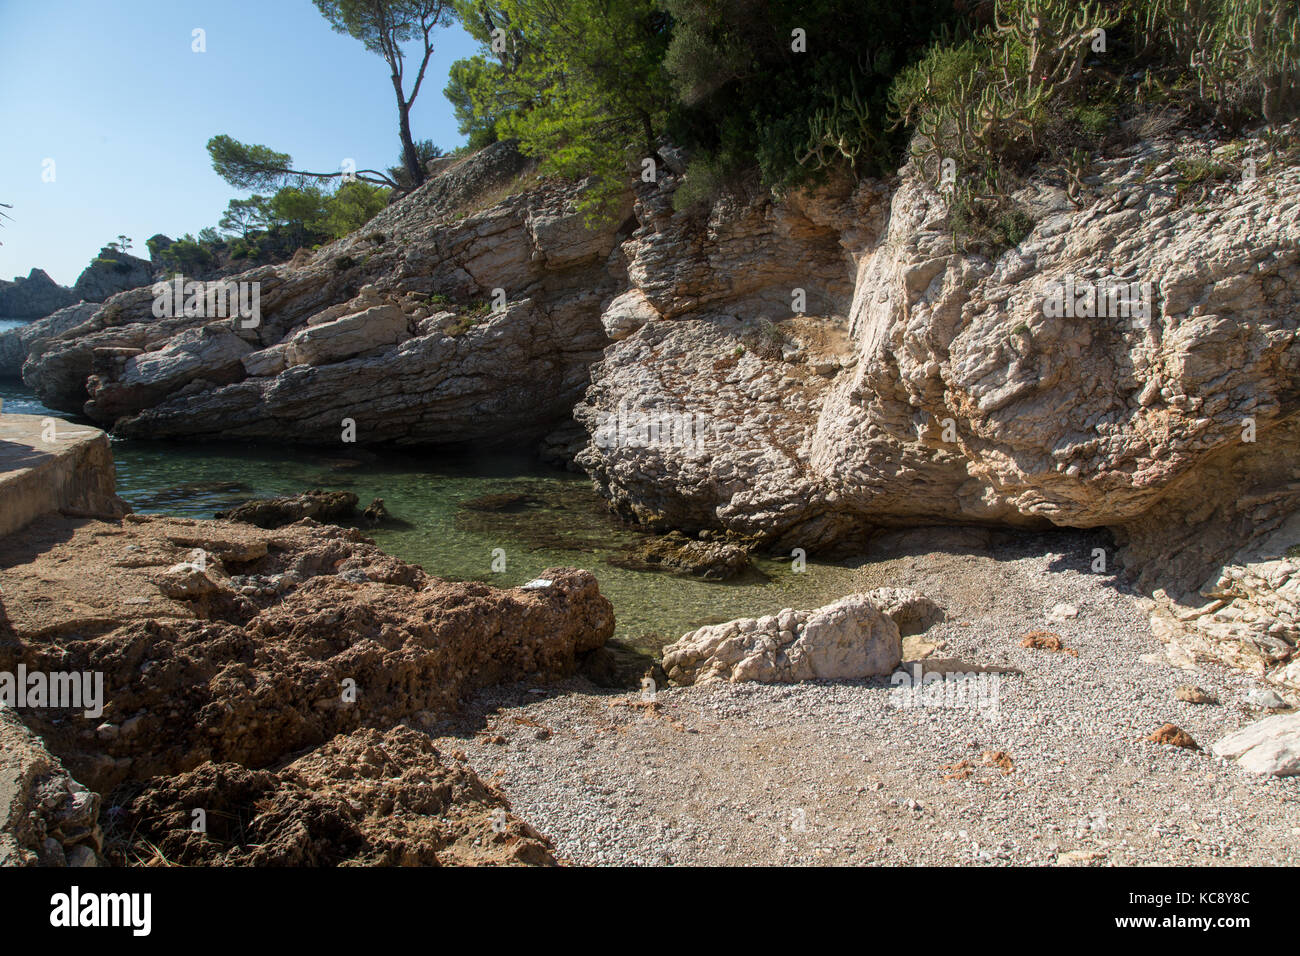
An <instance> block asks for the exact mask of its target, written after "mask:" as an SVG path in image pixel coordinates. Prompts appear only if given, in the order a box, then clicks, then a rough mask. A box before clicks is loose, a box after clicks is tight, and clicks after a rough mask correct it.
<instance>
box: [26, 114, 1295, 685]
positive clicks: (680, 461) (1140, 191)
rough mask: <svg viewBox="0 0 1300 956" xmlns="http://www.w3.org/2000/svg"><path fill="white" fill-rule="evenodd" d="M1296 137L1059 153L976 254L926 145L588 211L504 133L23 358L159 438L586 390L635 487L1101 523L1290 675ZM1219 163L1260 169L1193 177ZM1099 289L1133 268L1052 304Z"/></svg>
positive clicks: (608, 470)
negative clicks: (1026, 215)
mask: <svg viewBox="0 0 1300 956" xmlns="http://www.w3.org/2000/svg"><path fill="white" fill-rule="evenodd" d="M1295 138H1296V131H1295V130H1294V129H1292V130H1281V131H1274V134H1273V136H1272V140H1271V141H1272V143H1273V144H1278V143H1282V144H1285V143H1287V142H1293V141H1294V140H1295ZM1273 148H1274V147H1273V146H1270V145H1269V144H1268V143H1266V142H1264V141H1263V140H1261V139H1249V140H1247V141H1245V142H1244V143H1238V144H1233V145H1231V146H1229V145H1228V144H1222V143H1216V142H1214V141H1212V140H1207V139H1205V138H1204V134H1201V133H1198V134H1195V135H1193V134H1181V135H1175V134H1166V135H1163V136H1162V137H1158V138H1156V139H1151V140H1147V141H1142V142H1139V143H1137V144H1136V145H1134V146H1132V147H1130V148H1128V149H1126V150H1125V151H1123V152H1122V153H1120V154H1117V155H1112V156H1110V157H1109V158H1102V159H1097V160H1095V161H1094V162H1093V163H1092V165H1091V167H1090V168H1089V169H1087V170H1086V171H1085V174H1084V176H1083V177H1082V178H1080V179H1078V180H1077V181H1075V182H1071V181H1070V180H1068V179H1067V178H1066V177H1065V176H1064V175H1060V174H1057V173H1053V172H1051V171H1043V172H1041V173H1040V174H1038V175H1036V176H1031V177H1030V179H1029V181H1028V185H1027V186H1026V187H1025V189H1024V190H1023V191H1022V193H1021V194H1020V195H1019V196H1018V198H1019V199H1020V201H1021V202H1022V203H1023V204H1024V205H1025V206H1027V207H1028V208H1030V209H1032V210H1033V212H1034V220H1035V221H1034V225H1033V228H1032V229H1031V230H1030V231H1029V233H1028V234H1027V235H1025V236H1024V237H1023V238H1022V239H1021V240H1020V241H1019V242H1018V243H1016V244H1015V245H1014V246H1011V247H1009V248H1005V249H1003V250H1001V251H997V252H995V253H993V254H992V255H977V254H973V253H972V254H967V253H965V252H960V251H955V244H954V223H953V221H952V218H951V217H950V215H949V206H948V202H947V200H946V199H945V197H944V196H942V195H940V194H938V193H936V192H935V191H934V190H933V189H932V188H931V187H930V186H929V185H928V184H927V183H926V182H925V181H924V180H923V178H922V177H921V176H920V175H919V174H918V172H917V170H916V169H915V168H913V167H912V166H908V167H906V168H905V169H903V170H902V171H901V173H900V174H899V175H898V176H897V177H896V178H894V179H892V180H890V181H885V182H879V181H867V182H862V183H853V182H849V181H838V180H836V181H831V182H829V183H827V184H824V185H822V186H820V187H818V188H816V189H813V190H807V191H804V192H799V193H794V194H792V195H789V196H788V197H786V198H785V199H784V200H783V201H782V202H779V203H774V202H772V201H771V200H769V199H766V198H760V199H756V200H754V201H752V202H748V203H746V202H740V201H736V200H727V201H723V202H720V203H718V204H717V205H715V206H714V207H713V208H710V209H695V210H686V211H676V212H675V211H674V210H673V208H672V202H671V196H672V193H673V191H674V189H675V188H676V185H677V183H678V177H679V175H680V172H681V169H680V164H678V163H675V162H670V163H668V164H667V166H666V167H665V168H664V169H661V176H660V181H659V182H658V183H657V184H649V185H647V184H641V185H639V186H638V187H637V189H636V191H635V195H633V196H630V197H629V199H628V203H627V208H626V211H625V212H624V213H621V214H620V215H617V216H615V217H614V218H613V219H612V220H611V221H609V222H608V223H607V224H606V225H603V226H598V227H596V228H594V229H593V228H588V227H587V225H586V224H585V221H584V216H583V214H582V213H581V212H580V211H579V210H578V207H577V200H578V198H579V195H580V192H581V188H582V187H581V185H580V184H578V185H572V184H564V183H556V182H531V180H533V179H534V177H532V174H531V173H530V171H529V167H528V165H527V163H526V162H525V161H524V160H523V159H522V158H520V157H519V156H518V154H517V153H515V152H514V151H513V149H512V148H511V147H510V145H509V144H498V145H496V146H494V147H491V148H490V149H488V150H485V151H484V152H483V153H480V154H479V155H478V156H476V157H473V158H471V159H470V160H467V161H464V162H462V163H460V164H459V165H456V166H453V167H452V168H450V169H448V170H446V171H444V172H442V173H440V174H439V175H438V176H436V177H435V178H433V179H432V180H431V181H430V182H428V183H426V184H425V185H424V186H423V187H421V189H419V190H417V191H416V192H415V193H413V194H412V195H411V196H409V197H407V198H406V199H404V200H403V201H401V202H399V203H396V204H394V205H393V206H391V207H390V208H389V209H387V210H386V211H385V212H384V213H382V214H381V215H380V216H379V217H377V218H376V219H375V220H373V221H372V222H371V223H370V224H368V225H367V226H366V228H365V229H363V230H361V232H359V233H357V234H354V235H352V236H349V237H347V238H346V239H344V240H341V241H339V242H338V243H335V244H333V245H331V246H329V247H326V248H324V249H322V250H320V251H319V252H318V253H316V254H314V255H307V254H305V253H303V254H301V255H300V257H298V258H296V259H295V261H294V262H291V263H289V264H286V265H282V266H274V267H265V268H262V269H258V270H254V271H252V272H249V273H245V274H243V275H242V276H238V277H235V278H236V279H237V280H240V281H257V282H260V290H261V309H260V312H261V314H260V317H259V320H258V322H257V323H256V324H255V325H253V326H251V327H249V326H248V324H247V323H243V322H240V321H239V320H237V319H234V320H232V319H229V318H211V317H207V318H204V317H193V316H192V317H184V316H180V317H175V318H160V319H156V318H154V317H153V315H152V314H151V307H152V304H153V297H152V295H151V293H150V292H149V290H147V289H144V290H136V291H133V292H128V293H124V294H121V295H118V296H116V297H114V298H113V299H112V300H111V301H110V302H109V303H108V304H107V305H106V307H105V308H103V309H101V310H100V311H99V312H97V313H96V314H95V315H94V317H93V318H91V319H90V320H89V321H87V322H85V323H83V324H82V325H80V326H79V327H76V328H73V329H69V330H66V331H63V332H62V333H60V334H59V335H58V336H56V337H55V338H54V339H53V340H51V341H48V342H46V343H45V344H44V346H43V347H42V349H41V350H37V351H34V352H33V353H32V354H31V355H30V356H29V357H28V358H27V359H26V362H25V365H24V370H23V375H24V378H25V379H26V380H27V381H28V382H29V383H31V384H32V385H33V386H34V387H35V388H36V389H37V391H38V392H39V394H40V395H41V396H42V398H43V399H44V400H45V401H46V402H48V403H50V404H53V405H55V406H57V407H61V408H69V409H84V411H85V412H86V414H88V415H90V416H91V417H92V418H94V419H96V420H97V421H100V422H102V423H104V424H105V425H111V426H112V428H113V429H114V431H115V432H116V433H118V434H122V435H130V436H142V437H179V436H214V437H215V436H227V437H246V438H263V439H275V440H292V441H300V442H333V441H337V440H339V436H340V426H341V422H342V420H343V419H352V420H353V421H354V422H355V423H356V428H357V440H358V441H361V442H363V443H422V444H449V443H456V442H475V443H479V444H484V443H512V444H517V443H519V442H521V441H525V440H526V441H532V440H534V439H536V438H539V437H541V436H542V435H545V434H546V433H547V432H549V431H551V430H552V429H554V428H556V427H557V426H559V425H562V424H563V423H564V422H566V421H567V420H569V417H570V412H571V411H572V415H573V417H574V418H576V419H577V421H578V422H579V423H580V424H581V426H582V427H583V429H584V430H585V435H586V438H585V447H583V448H582V449H581V451H580V452H579V453H578V455H577V461H578V463H579V464H580V465H581V466H582V467H584V468H585V469H586V470H587V471H588V472H589V473H590V474H591V475H592V477H593V479H594V480H595V481H596V483H597V486H598V487H599V488H600V489H601V490H602V491H603V493H604V494H605V495H606V496H607V497H608V498H609V500H610V501H611V503H612V505H613V506H614V507H615V509H616V510H618V511H619V512H620V513H622V514H624V515H625V516H627V517H629V518H631V519H634V520H637V521H639V522H641V523H643V524H646V525H648V526H651V527H655V528H659V529H667V528H674V527H675V528H681V529H684V530H686V531H694V530H700V529H704V528H712V529H723V530H727V531H732V532H735V533H738V534H740V535H744V536H747V537H753V538H757V539H759V540H761V541H764V542H766V543H767V544H768V545H771V546H773V547H776V548H780V549H790V548H795V547H799V548H804V549H805V550H807V551H809V552H810V553H811V552H814V551H818V550H823V551H825V550H831V549H837V550H855V549H859V548H860V546H861V544H862V542H863V541H864V540H865V538H866V536H867V535H869V534H870V533H871V532H872V530H873V529H875V528H879V527H882V526H891V525H908V524H925V523H946V524H952V523H974V524H990V525H992V524H998V525H1016V526H1027V527H1048V526H1052V525H1056V526H1076V527H1106V528H1110V529H1112V530H1113V532H1114V533H1115V535H1116V537H1117V540H1118V541H1119V542H1120V543H1121V544H1122V546H1123V551H1122V554H1121V555H1120V556H1118V557H1119V558H1120V560H1121V561H1122V562H1123V564H1124V565H1125V566H1126V569H1127V571H1128V572H1129V573H1130V574H1131V575H1133V576H1134V577H1135V578H1136V579H1137V580H1138V582H1139V583H1140V584H1141V585H1142V586H1143V587H1145V588H1146V589H1147V590H1149V591H1155V590H1156V589H1157V588H1159V587H1163V588H1164V589H1165V590H1166V591H1167V592H1169V594H1168V595H1167V596H1168V599H1169V600H1168V607H1167V609H1166V611H1163V612H1162V613H1167V614H1168V616H1169V620H1172V621H1174V622H1175V625H1174V626H1172V627H1171V628H1169V629H1167V632H1168V633H1169V634H1171V635H1172V634H1174V633H1175V632H1176V633H1177V634H1180V635H1183V637H1182V638H1181V639H1183V640H1188V641H1192V643H1193V644H1194V645H1195V646H1194V647H1193V648H1192V650H1190V651H1189V653H1199V654H1202V655H1211V656H1224V655H1225V654H1226V655H1228V656H1234V655H1235V658H1234V659H1235V660H1236V661H1237V663H1240V664H1244V665H1246V666H1250V667H1252V668H1254V669H1257V670H1261V671H1265V672H1267V673H1269V674H1270V675H1271V676H1273V677H1275V678H1276V679H1279V680H1284V681H1288V682H1292V683H1294V682H1295V681H1296V680H1297V679H1298V678H1300V673H1296V669H1297V665H1296V664H1295V663H1293V662H1292V660H1291V659H1292V656H1293V654H1294V651H1295V645H1296V643H1297V638H1300V630H1298V629H1297V628H1298V622H1300V613H1298V612H1297V604H1296V600H1295V598H1296V589H1297V585H1296V583H1295V582H1296V577H1295V575H1296V574H1297V573H1300V558H1296V557H1295V556H1294V555H1295V554H1296V553H1297V552H1296V546H1297V544H1300V539H1295V540H1293V538H1294V535H1293V533H1292V532H1293V531H1295V530H1296V529H1295V527H1294V520H1293V518H1292V516H1293V515H1294V514H1295V512H1296V510H1297V509H1296V503H1297V502H1296V494H1297V491H1300V485H1298V484H1297V478H1300V475H1297V464H1296V463H1297V450H1300V449H1298V448H1297V442H1298V440H1300V439H1298V432H1297V429H1300V424H1298V421H1300V420H1298V418H1297V416H1298V415H1300V404H1298V402H1297V397H1298V395H1297V371H1298V370H1297V362H1298V361H1300V350H1298V349H1297V345H1296V327H1297V313H1298V311H1300V310H1298V308H1297V307H1298V306H1300V224H1298V221H1300V171H1297V169H1296V168H1295V166H1294V164H1293V163H1288V162H1286V160H1285V156H1286V155H1289V154H1286V153H1285V152H1282V153H1275V154H1274V156H1273V158H1272V160H1271V161H1270V160H1269V158H1268V155H1267V154H1268V153H1269V151H1270V150H1271V149H1273ZM1280 148H1281V149H1283V150H1285V149H1286V148H1287V147H1285V145H1283V146H1282V147H1280ZM1291 150H1292V152H1294V147H1291ZM1212 155H1213V156H1217V158H1218V164H1219V167H1221V168H1226V169H1235V168H1237V167H1238V166H1240V165H1241V163H1242V159H1243V157H1247V156H1249V157H1252V158H1254V159H1256V160H1257V161H1258V163H1257V165H1258V166H1259V168H1260V169H1261V170H1262V172H1261V174H1260V175H1259V177H1258V178H1257V179H1254V180H1250V181H1246V180H1243V179H1242V178H1241V177H1240V175H1238V174H1236V173H1233V174H1232V175H1229V176H1222V177H1220V178H1219V180H1218V181H1217V182H1215V181H1211V182H1209V183H1203V182H1200V181H1199V180H1198V179H1197V178H1196V177H1190V176H1189V175H1188V174H1187V171H1186V164H1187V163H1188V162H1189V160H1190V161H1196V160H1198V159H1199V161H1201V162H1203V163H1205V164H1207V165H1213V164H1211V163H1210V159H1211V156H1212ZM669 156H670V157H671V156H672V153H671V151H670V152H669ZM1089 284H1091V285H1093V286H1095V287H1100V288H1101V290H1102V291H1103V293H1104V292H1105V291H1106V290H1107V289H1111V290H1113V289H1115V288H1117V287H1118V288H1120V289H1121V290H1122V289H1125V288H1128V289H1130V290H1133V289H1136V290H1138V294H1137V295H1136V297H1135V298H1134V299H1133V300H1132V301H1131V302H1121V301H1120V300H1118V299H1116V298H1114V296H1112V297H1111V298H1110V299H1109V300H1108V302H1107V305H1106V308H1102V309H1093V310H1091V313H1090V314H1089V311H1088V310H1086V309H1083V308H1082V307H1081V308H1080V309H1078V310H1076V309H1074V308H1073V306H1074V305H1076V304H1078V303H1075V302H1074V300H1073V299H1072V300H1071V306H1072V307H1071V308H1070V309H1065V310H1063V309H1061V308H1057V307H1055V306H1054V305H1053V303H1054V302H1057V300H1059V299H1060V298H1061V297H1062V295H1063V294H1064V290H1065V289H1067V288H1068V289H1070V290H1071V292H1073V290H1074V288H1075V287H1076V286H1077V287H1087V286H1088V285H1089ZM497 290H499V292H498V291H497ZM498 296H499V297H503V298H504V300H505V302H504V306H501V307H498V308H494V307H493V303H492V300H493V299H494V298H496V297H498ZM1080 301H1082V300H1080ZM499 304H500V303H499V302H498V303H497V305H499ZM1117 305H1119V306H1122V308H1118V309H1117V308H1116V306H1117ZM1148 308H1149V311H1147V309H1148ZM797 313H798V314H797ZM1103 557H1104V559H1105V561H1106V562H1107V563H1108V564H1107V566H1108V568H1110V569H1111V570H1113V567H1114V564H1115V562H1116V558H1117V556H1116V555H1114V554H1109V555H1104V556H1103ZM1189 628H1190V629H1192V630H1189ZM1188 635H1191V636H1188ZM1198 635H1199V636H1198ZM1197 642H1199V643H1197ZM1225 647H1227V648H1231V650H1230V651H1225V650H1223V648H1225ZM1243 655H1244V656H1243ZM1288 668H1289V669H1288Z"/></svg>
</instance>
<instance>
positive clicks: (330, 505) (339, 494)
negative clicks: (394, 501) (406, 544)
mask: <svg viewBox="0 0 1300 956" xmlns="http://www.w3.org/2000/svg"><path fill="white" fill-rule="evenodd" d="M359 500H360V499H359V498H357V496H356V495H354V494H353V493H352V492H350V491H321V490H320V489H316V490H314V491H304V492H303V493H302V494H300V495H285V496H283V497H280V498H257V499H255V500H253V501H248V502H245V503H244V504H242V505H238V506H237V507H234V508H231V509H230V510H229V511H219V512H217V515H216V517H218V518H224V519H226V520H228V521H242V522H244V523H246V524H253V525H257V527H259V528H280V527H283V526H284V525H287V524H293V523H294V522H295V521H301V520H302V519H303V518H312V519H314V520H316V521H320V522H325V523H333V522H335V521H337V520H339V519H340V518H352V517H353V516H354V515H355V514H356V511H357V502H358V501H359ZM376 500H377V501H378V499H376ZM379 506H380V508H382V507H383V502H382V501H380V502H379ZM373 507H374V503H373V502H372V503H371V505H370V507H369V508H367V509H366V511H367V516H368V514H369V511H370V509H371V508H373Z"/></svg>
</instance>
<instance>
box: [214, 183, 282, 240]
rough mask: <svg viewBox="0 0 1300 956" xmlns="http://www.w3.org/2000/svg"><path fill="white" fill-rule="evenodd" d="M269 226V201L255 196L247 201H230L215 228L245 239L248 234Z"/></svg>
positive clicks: (263, 197)
mask: <svg viewBox="0 0 1300 956" xmlns="http://www.w3.org/2000/svg"><path fill="white" fill-rule="evenodd" d="M270 224H271V208H270V200H269V199H267V198H266V197H265V196H260V195H256V194H255V195H252V196H249V197H248V198H247V199H232V200H230V202H229V203H228V204H227V205H226V211H225V213H224V214H223V215H222V217H221V220H220V222H218V223H217V226H218V227H219V228H221V229H224V230H226V231H227V232H237V233H239V234H240V235H241V236H243V237H244V238H245V239H247V238H248V234H249V233H250V232H252V231H255V230H259V229H265V228H266V227H267V226H269V225H270Z"/></svg>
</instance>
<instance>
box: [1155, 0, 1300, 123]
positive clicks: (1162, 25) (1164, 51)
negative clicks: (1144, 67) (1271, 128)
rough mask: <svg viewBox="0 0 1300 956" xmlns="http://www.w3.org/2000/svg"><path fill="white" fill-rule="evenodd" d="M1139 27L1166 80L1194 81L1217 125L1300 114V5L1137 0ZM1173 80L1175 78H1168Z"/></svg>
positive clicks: (1271, 0) (1273, 0)
mask: <svg viewBox="0 0 1300 956" xmlns="http://www.w3.org/2000/svg"><path fill="white" fill-rule="evenodd" d="M1132 13H1133V17H1134V19H1135V21H1136V22H1135V27H1136V29H1137V31H1138V32H1139V33H1140V34H1141V36H1142V37H1143V40H1144V42H1145V44H1146V50H1147V51H1154V52H1155V53H1156V55H1157V56H1158V57H1159V60H1160V62H1159V64H1158V67H1163V69H1162V70H1161V72H1163V74H1164V77H1163V79H1164V82H1165V83H1169V82H1176V81H1177V80H1178V79H1180V78H1186V79H1187V80H1190V81H1191V82H1192V83H1193V84H1194V85H1195V89H1196V95H1197V99H1198V100H1199V101H1200V103H1201V104H1202V105H1203V106H1205V107H1206V108H1207V109H1208V110H1209V111H1210V112H1212V113H1213V114H1214V115H1215V116H1216V117H1217V118H1218V119H1219V120H1220V121H1223V122H1229V123H1232V122H1241V121H1242V120H1247V119H1258V118H1263V119H1264V120H1265V121H1266V122H1268V123H1273V124H1277V123H1282V122H1285V121H1286V120H1288V119H1290V118H1291V117H1293V116H1295V115H1296V113H1297V112H1300V6H1297V5H1296V4H1295V3H1293V2H1286V0H1137V2H1136V5H1135V8H1134V10H1133V11H1132ZM1171 74H1172V75H1171Z"/></svg>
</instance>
